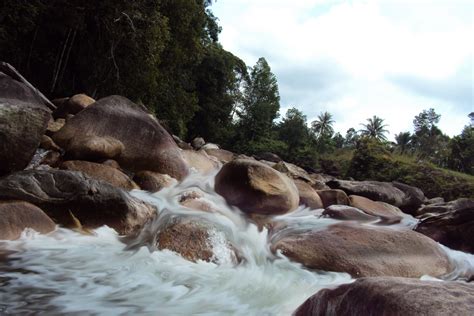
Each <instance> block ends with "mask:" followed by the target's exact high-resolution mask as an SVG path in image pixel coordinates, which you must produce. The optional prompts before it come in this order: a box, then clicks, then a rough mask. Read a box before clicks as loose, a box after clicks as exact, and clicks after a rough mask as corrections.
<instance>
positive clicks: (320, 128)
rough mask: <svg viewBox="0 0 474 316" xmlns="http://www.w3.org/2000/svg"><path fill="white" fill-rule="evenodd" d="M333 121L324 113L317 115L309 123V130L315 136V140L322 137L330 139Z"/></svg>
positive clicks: (330, 116) (329, 115)
mask: <svg viewBox="0 0 474 316" xmlns="http://www.w3.org/2000/svg"><path fill="white" fill-rule="evenodd" d="M332 124H334V120H333V119H332V114H331V113H329V112H324V113H321V114H319V115H318V118H317V119H316V120H314V121H313V122H312V123H311V129H312V130H313V132H314V133H315V135H316V139H320V138H321V137H323V136H327V137H331V136H332V134H333V133H334V129H333V128H332Z"/></svg>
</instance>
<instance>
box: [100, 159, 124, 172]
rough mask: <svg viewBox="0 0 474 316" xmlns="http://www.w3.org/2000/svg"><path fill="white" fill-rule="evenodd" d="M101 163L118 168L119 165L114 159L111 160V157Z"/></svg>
mask: <svg viewBox="0 0 474 316" xmlns="http://www.w3.org/2000/svg"><path fill="white" fill-rule="evenodd" d="M102 164H103V165H106V166H109V167H112V168H115V169H119V170H120V165H119V163H118V162H116V161H115V160H113V159H107V160H105V161H103V162H102Z"/></svg>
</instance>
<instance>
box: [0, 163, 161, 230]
mask: <svg viewBox="0 0 474 316" xmlns="http://www.w3.org/2000/svg"><path fill="white" fill-rule="evenodd" d="M0 199H3V200H23V201H27V202H30V203H32V204H34V205H36V206H38V207H40V208H41V209H42V210H44V211H45V212H46V214H48V216H50V217H51V219H53V220H54V221H55V222H56V223H59V224H61V225H64V226H66V227H75V226H76V225H77V223H76V222H75V221H74V219H73V217H72V215H73V216H74V217H75V218H77V220H79V222H80V223H81V225H82V226H83V227H84V228H97V227H100V226H102V225H108V226H109V227H112V228H114V229H115V230H117V232H119V234H129V233H132V232H135V231H137V230H139V229H140V228H141V227H142V226H143V225H144V224H145V223H146V222H147V221H148V220H150V219H151V218H154V216H155V215H156V209H155V208H154V207H152V206H151V205H149V204H147V203H145V202H143V201H140V200H138V199H136V198H134V197H132V196H130V195H129V194H128V193H127V192H125V191H124V190H122V189H119V188H116V187H114V186H112V185H110V184H108V183H107V182H104V181H98V180H95V179H92V178H90V177H88V176H86V175H84V174H83V173H81V172H74V171H67V170H55V169H51V170H26V171H20V172H17V173H15V174H12V175H9V176H7V177H4V178H2V179H0ZM71 214H72V215H71Z"/></svg>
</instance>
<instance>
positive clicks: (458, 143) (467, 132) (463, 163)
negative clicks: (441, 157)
mask: <svg viewBox="0 0 474 316" xmlns="http://www.w3.org/2000/svg"><path fill="white" fill-rule="evenodd" d="M450 150H451V152H450V157H449V161H448V165H449V167H450V168H452V169H454V170H459V171H461V172H465V173H469V174H472V175H474V126H472V125H468V126H466V127H464V129H463V131H462V133H461V135H458V136H455V137H454V138H453V139H452V140H451V143H450Z"/></svg>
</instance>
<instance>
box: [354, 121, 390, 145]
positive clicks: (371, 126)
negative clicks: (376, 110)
mask: <svg viewBox="0 0 474 316" xmlns="http://www.w3.org/2000/svg"><path fill="white" fill-rule="evenodd" d="M383 121H384V120H383V119H382V118H380V117H378V116H376V115H374V116H373V117H372V118H368V119H367V122H368V123H367V124H361V125H362V126H364V128H363V129H362V130H360V132H361V134H362V136H366V137H369V138H373V139H376V140H378V141H386V140H387V136H385V133H388V130H386V129H385V127H387V125H386V124H384V123H383Z"/></svg>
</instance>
